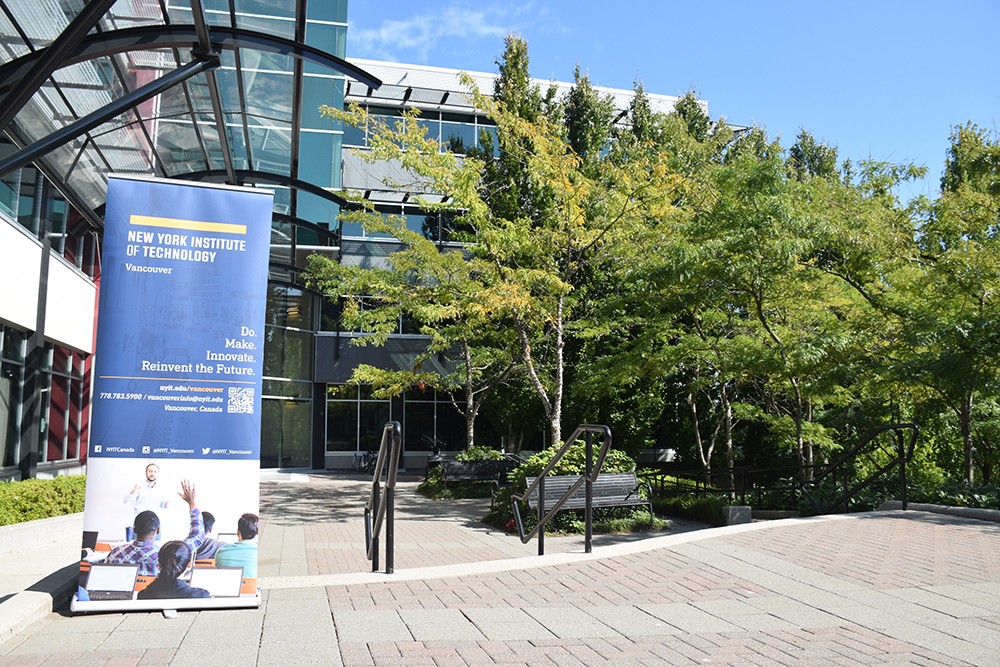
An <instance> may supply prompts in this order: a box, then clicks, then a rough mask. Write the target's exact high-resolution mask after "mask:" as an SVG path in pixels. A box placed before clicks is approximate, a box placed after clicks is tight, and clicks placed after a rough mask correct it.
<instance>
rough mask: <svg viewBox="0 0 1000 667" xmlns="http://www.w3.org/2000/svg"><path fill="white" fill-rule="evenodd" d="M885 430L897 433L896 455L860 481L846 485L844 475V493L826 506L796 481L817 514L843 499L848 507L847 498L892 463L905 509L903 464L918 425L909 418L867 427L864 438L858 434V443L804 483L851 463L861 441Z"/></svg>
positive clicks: (915, 437)
mask: <svg viewBox="0 0 1000 667" xmlns="http://www.w3.org/2000/svg"><path fill="white" fill-rule="evenodd" d="M904 430H909V431H910V442H909V445H904V441H903V431H904ZM886 431H895V432H896V436H897V443H896V448H897V449H896V455H895V456H894V457H893V458H892V460H890V461H889V462H888V463H886V464H885V465H883V466H881V467H879V468H878V469H877V470H875V472H873V473H872V474H871V475H869V476H868V477H866V478H865V479H863V480H861V481H860V482H858V483H856V484H854V485H853V486H851V487H850V488H848V487H847V484H846V478H845V484H844V494H843V496H842V497H841V498H840V499H839V500H838V501H837V502H836V503H834V504H832V505H830V506H829V507H826V508H822V507H820V505H819V503H818V502H816V500H815V499H814V498H813V497H812V495H810V494H809V491H808V490H807V489H806V486H807V483H803V484H801V485H800V488H801V490H802V494H803V495H804V496H805V497H806V498H807V499H808V500H809V502H810V504H812V506H813V509H815V510H816V512H818V513H820V514H824V513H826V512H829V511H831V510H833V509H834V508H835V507H837V506H838V505H840V504H841V503H843V506H844V511H845V512H847V511H848V502H849V501H850V499H851V498H853V497H854V496H855V495H856V494H857V493H858V492H859V491H861V490H862V489H864V488H866V487H867V486H868V485H869V484H871V483H872V482H874V481H875V480H876V479H878V478H880V477H881V476H882V475H884V474H885V473H886V472H888V471H889V470H891V469H892V467H893V466H897V465H898V466H899V485H900V494H901V495H902V498H901V501H902V504H903V509H904V510H905V509H906V504H907V503H906V464H907V463H909V462H910V459H912V458H913V447H914V445H915V444H916V442H917V434H918V432H919V429H917V425H916V424H914V423H913V422H904V423H900V424H886V425H885V426H880V427H878V428H876V429H874V430H872V431H870V432H869V433H868V434H867V435H865V437H864V438H862V440H861V442H859V443H858V444H856V445H854V447H852V448H851V449H849V450H848V451H847V452H845V453H844V454H843V455H842V456H841V457H840V458H839V459H837V460H836V461H834V462H833V463H831V464H830V465H829V467H827V468H826V470H824V471H823V472H822V473H820V474H819V475H818V476H817V477H815V478H813V479H812V480H810V481H809V482H808V484H809V485H815V484H817V483H819V482H820V481H821V480H822V479H823V478H825V477H827V476H828V475H831V474H832V475H835V474H836V473H837V472H839V471H840V469H841V468H845V467H846V466H847V465H848V464H849V463H852V462H853V461H854V459H855V457H856V456H857V455H858V453H859V452H860V451H861V449H862V448H863V447H864V446H865V445H867V444H868V443H870V442H872V441H873V440H874V439H875V438H876V437H877V436H879V435H881V434H882V433H885V432H886Z"/></svg>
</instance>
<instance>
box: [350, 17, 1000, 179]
mask: <svg viewBox="0 0 1000 667" xmlns="http://www.w3.org/2000/svg"><path fill="white" fill-rule="evenodd" d="M348 20H349V23H350V27H349V29H348V42H347V55H348V56H350V57H357V58H374V59H382V60H392V61H398V62H405V63H418V64H424V65H433V66H438V67H454V68H459V69H464V70H472V71H484V72H494V71H496V60H497V58H498V57H499V56H500V54H501V53H502V52H503V40H504V36H505V35H506V34H508V33H511V32H513V33H517V34H519V35H521V36H522V37H524V38H525V39H526V40H527V41H528V49H529V56H530V60H531V73H532V75H533V76H535V77H538V78H543V79H549V78H555V79H559V80H563V81H571V80H572V77H573V68H574V67H575V66H576V65H577V64H579V65H580V66H581V67H582V68H583V69H584V70H585V71H587V72H589V74H590V78H591V81H592V82H593V83H595V84H599V85H604V86H610V87H614V88H626V89H631V88H632V83H633V81H634V80H636V79H639V80H641V81H642V82H643V85H644V86H645V88H646V90H647V91H649V92H655V93H663V94H668V95H680V94H683V93H684V92H686V91H687V90H688V89H691V88H693V89H694V90H696V92H697V93H698V95H699V97H701V98H703V99H706V100H708V103H709V113H710V114H711V116H712V117H713V118H717V117H719V116H724V117H725V118H726V119H727V120H729V121H730V122H732V123H736V124H739V125H753V124H756V125H760V126H763V127H764V128H766V129H767V131H768V134H769V135H770V136H772V137H775V136H780V137H781V143H782V145H783V146H784V147H786V148H787V147H789V146H790V145H791V144H792V143H793V142H794V141H795V136H796V135H797V134H798V132H799V129H800V128H805V129H807V130H809V131H810V132H812V133H813V135H814V136H815V137H816V138H817V139H819V140H821V141H824V142H826V143H828V144H831V145H835V146H837V148H838V150H839V155H840V158H841V159H844V158H847V157H850V158H851V159H852V160H855V161H857V160H859V159H865V158H869V157H871V158H873V159H877V160H887V161H891V162H913V163H915V164H918V165H924V166H926V167H927V168H928V170H929V174H928V177H927V178H926V179H924V181H922V182H920V183H918V184H916V185H915V186H911V187H908V188H906V189H905V190H904V191H901V193H900V194H901V195H903V196H904V197H909V196H912V195H914V194H926V195H928V196H932V197H933V196H934V195H935V194H936V192H937V188H938V184H939V180H940V174H941V169H942V166H943V164H944V160H945V153H946V150H947V146H948V135H949V132H950V129H951V127H952V126H953V125H958V124H963V123H965V122H966V121H972V122H974V123H977V124H978V125H980V126H981V127H985V128H988V129H990V130H993V131H996V130H997V129H998V128H1000V85H998V84H1000V67H998V65H997V44H998V43H1000V41H998V32H1000V2H997V0H952V1H951V2H944V1H940V2H927V1H925V0H909V1H907V2H902V1H897V0H892V1H888V0H887V1H879V0H868V1H867V2H859V1H856V0H840V1H838V2H818V1H809V0H800V1H798V2H790V1H788V2H778V1H770V2H768V1H762V2H756V3H753V2H733V1H730V0H715V1H714V2H709V3H701V2H697V3H696V2H675V1H673V0H646V1H643V2H640V1H638V0H617V1H604V2H594V1H592V0H576V1H573V0H527V1H523V2H519V1H517V0H507V1H503V0H499V1H494V0H478V1H474V0H441V1H434V2H419V1H418V2H413V1H410V2H401V1H399V0H379V1H378V2H375V1H371V0H364V1H363V0H351V2H350V4H349V13H348Z"/></svg>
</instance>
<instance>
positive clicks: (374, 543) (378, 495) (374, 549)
mask: <svg viewBox="0 0 1000 667" xmlns="http://www.w3.org/2000/svg"><path fill="white" fill-rule="evenodd" d="M373 490H374V496H375V502H374V503H373V504H374V505H375V516H376V517H378V506H379V503H380V502H382V498H381V496H382V493H381V489H380V488H379V487H378V486H377V485H376V486H375V488H374V489H373ZM377 521H378V519H377V518H376V522H377ZM372 572H378V535H375V536H374V537H373V538H372Z"/></svg>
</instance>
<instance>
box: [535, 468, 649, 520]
mask: <svg viewBox="0 0 1000 667" xmlns="http://www.w3.org/2000/svg"><path fill="white" fill-rule="evenodd" d="M579 479H580V475H555V476H552V477H546V478H545V508H544V511H546V512H547V511H549V510H550V509H552V507H554V506H555V504H556V503H557V502H559V500H560V499H561V498H562V497H563V496H564V495H565V494H566V492H567V491H568V490H569V489H570V488H571V487H572V486H573V484H575V483H576V482H577V481H578V480H579ZM525 481H526V482H527V484H528V485H529V486H530V485H531V484H533V483H534V481H535V478H534V477H528V478H526V479H525ZM586 493H587V489H586V483H583V484H581V485H580V486H579V488H577V490H576V491H575V492H574V493H573V495H572V496H570V498H569V499H568V500H567V501H566V503H565V504H564V505H563V509H583V508H584V507H586ZM637 505H643V506H651V505H650V501H648V500H645V499H643V498H642V497H641V496H640V495H639V480H638V479H637V478H636V476H635V474H634V473H605V474H601V475H598V476H597V479H596V480H594V484H593V496H592V506H593V507H630V506H637ZM528 506H529V507H531V508H532V509H537V508H538V490H537V489H536V490H535V491H534V492H533V493H532V494H531V495H530V496H528Z"/></svg>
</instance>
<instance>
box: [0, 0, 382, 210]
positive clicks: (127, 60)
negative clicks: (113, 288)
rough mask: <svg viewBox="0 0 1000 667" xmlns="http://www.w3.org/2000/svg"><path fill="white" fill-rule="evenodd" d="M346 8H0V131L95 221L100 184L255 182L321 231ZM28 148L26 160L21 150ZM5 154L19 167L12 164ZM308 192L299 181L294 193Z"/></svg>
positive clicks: (135, 0)
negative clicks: (114, 178)
mask: <svg viewBox="0 0 1000 667" xmlns="http://www.w3.org/2000/svg"><path fill="white" fill-rule="evenodd" d="M346 14H347V2H346V0H117V1H112V0H90V1H89V2H84V0H4V2H3V3H0V128H2V129H3V130H4V132H5V133H6V134H7V135H8V136H9V137H10V138H11V140H12V141H13V142H14V144H15V145H16V146H18V147H21V148H22V149H25V150H22V151H20V152H19V153H17V154H15V155H14V156H0V174H2V172H5V171H9V170H10V169H14V168H17V167H18V166H22V164H24V163H25V162H24V161H25V160H30V161H34V162H35V164H36V165H37V166H38V167H39V168H40V169H41V170H42V171H43V172H44V173H45V175H46V176H47V177H48V178H49V179H50V180H51V181H52V182H53V183H55V184H56V186H57V187H58V188H59V189H60V190H61V191H62V192H63V194H64V196H66V198H67V199H69V200H70V201H71V202H72V203H73V204H74V205H75V206H77V208H79V209H80V210H81V211H82V212H83V213H84V215H86V216H87V217H88V218H89V219H90V220H91V222H92V223H93V224H94V225H95V226H98V227H99V226H100V225H101V220H100V215H99V209H100V207H101V206H102V205H103V204H104V200H105V195H106V188H107V175H108V174H109V173H116V174H133V175H149V176H158V177H167V178H174V177H180V178H183V177H185V175H191V177H194V178H205V174H212V175H214V177H213V179H212V180H223V181H227V182H230V183H248V184H249V183H254V182H258V183H259V182H264V183H267V187H270V188H273V189H274V190H275V194H276V197H275V201H276V206H275V208H276V211H277V212H279V213H283V214H285V215H288V216H292V217H294V218H297V219H302V220H306V221H311V222H313V223H318V224H329V223H330V222H332V217H331V216H333V215H335V214H336V210H335V206H336V198H334V199H332V200H331V198H330V197H327V196H324V195H325V194H326V193H324V192H319V191H317V190H316V189H315V188H320V189H324V190H325V189H331V188H332V189H339V187H340V183H339V179H340V173H339V172H340V169H339V164H340V141H339V136H338V135H339V129H338V128H336V127H335V126H334V124H333V122H332V121H330V120H327V119H322V118H320V117H319V113H318V107H319V106H320V105H321V104H330V105H341V104H342V102H343V97H344V91H345V88H346V86H347V83H348V81H357V82H360V83H362V84H364V85H367V86H373V87H378V86H379V85H380V84H381V82H380V81H379V80H378V79H377V78H375V77H373V76H371V75H369V74H368V73H367V72H365V71H364V70H362V69H361V68H359V67H357V66H355V65H352V64H350V63H348V62H346V61H345V60H343V57H344V44H345V37H346V31H347V16H346ZM32 151H33V152H32ZM18 159H20V161H21V162H20V164H17V163H16V162H17V160H18ZM302 184H308V185H309V186H311V187H299V186H300V185H302Z"/></svg>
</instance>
